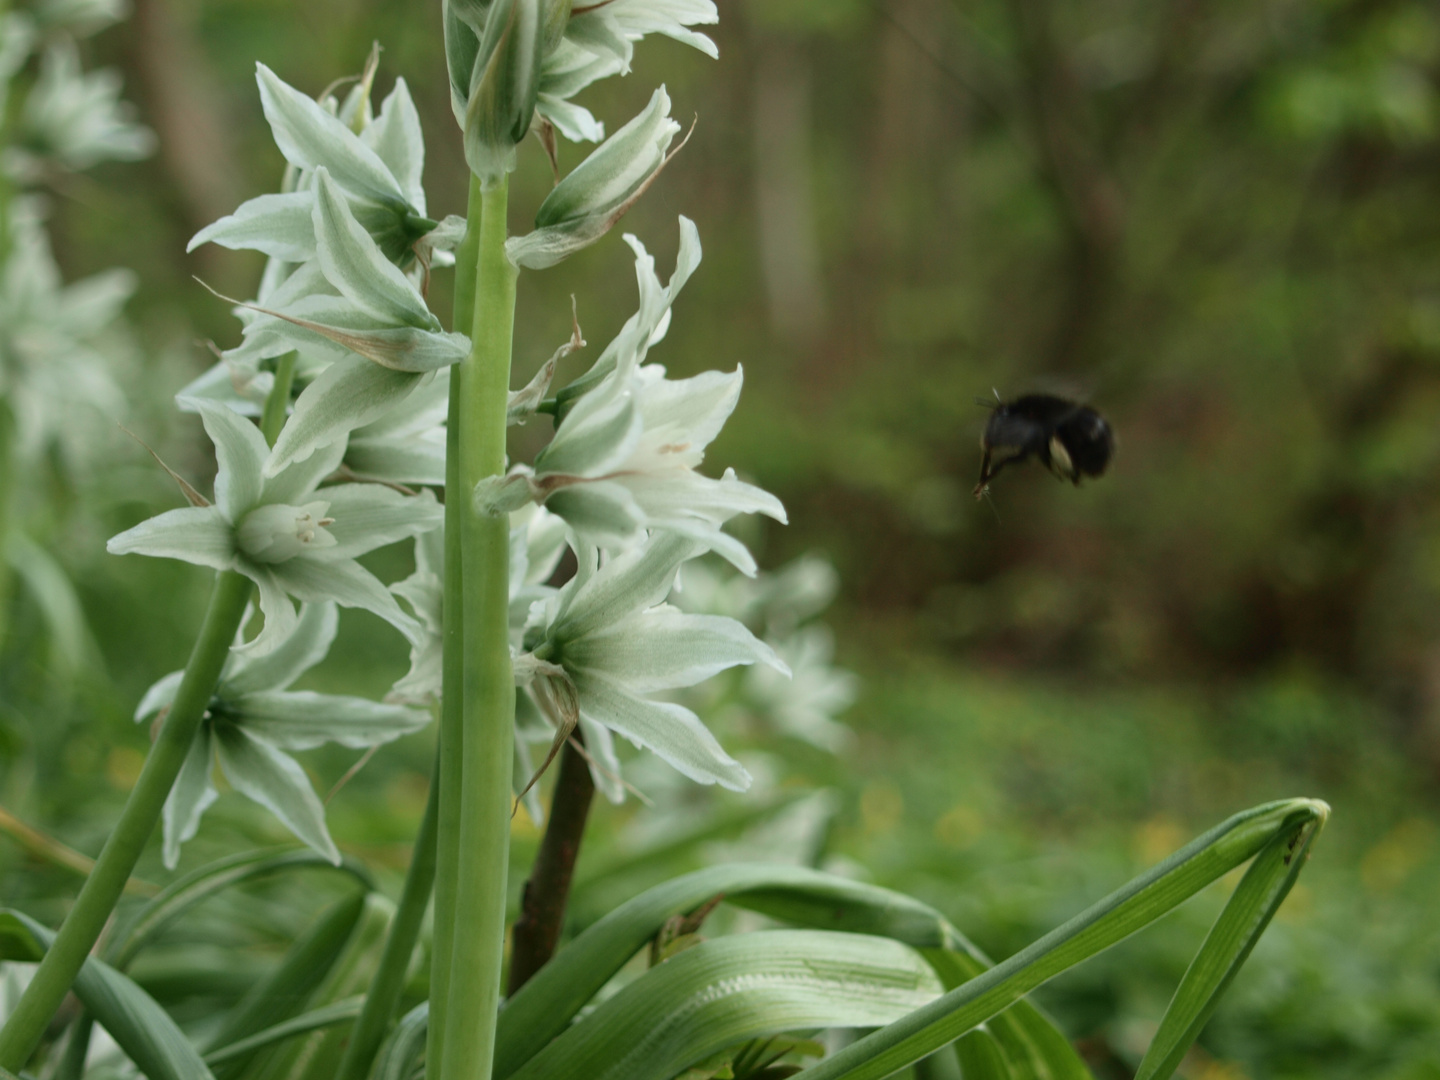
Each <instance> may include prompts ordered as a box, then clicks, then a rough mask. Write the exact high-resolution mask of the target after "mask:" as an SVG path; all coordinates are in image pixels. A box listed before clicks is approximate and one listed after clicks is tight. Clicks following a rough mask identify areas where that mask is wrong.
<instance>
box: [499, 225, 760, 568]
mask: <svg viewBox="0 0 1440 1080" xmlns="http://www.w3.org/2000/svg"><path fill="white" fill-rule="evenodd" d="M680 220H681V242H680V255H679V259H678V262H677V266H676V271H675V274H674V275H673V276H672V277H671V279H670V283H669V285H668V286H667V287H665V288H662V287H661V286H660V282H659V279H658V278H657V277H656V276H655V273H654V261H653V259H651V257H650V255H649V254H648V253H647V252H646V251H645V249H644V247H643V246H642V245H641V244H640V243H639V241H637V240H635V239H634V238H633V237H627V238H626V239H627V240H629V241H630V243H631V246H632V247H633V248H634V249H635V251H636V254H637V258H636V270H637V275H638V277H639V279H640V296H641V301H640V311H639V312H638V313H637V314H636V315H635V316H634V317H633V318H632V319H631V320H630V321H629V322H628V323H626V325H625V327H624V328H623V329H622V330H621V331H620V334H619V335H617V337H616V339H615V341H613V342H612V343H611V345H610V346H609V347H608V348H607V349H606V350H605V352H604V353H603V354H602V355H601V356H600V359H599V360H597V361H596V364H595V367H594V368H593V369H592V370H591V372H590V373H589V374H587V375H586V376H584V377H582V378H581V379H579V380H577V382H576V383H575V384H572V386H571V387H567V389H566V391H562V392H561V394H559V395H557V401H558V402H559V403H560V405H561V408H562V409H563V410H564V411H563V413H562V419H561V420H560V424H559V427H558V428H557V430H556V433H555V437H554V439H552V440H551V442H550V444H549V445H548V446H546V447H545V448H544V449H543V450H541V451H540V453H539V454H538V455H537V456H536V458H535V463H534V466H533V468H526V467H517V468H515V469H513V470H512V471H511V472H510V473H509V474H508V475H506V476H504V477H497V478H494V479H492V480H489V481H485V482H483V483H482V484H481V485H480V486H479V487H478V488H477V490H476V493H475V495H476V501H477V505H478V506H479V507H480V508H481V509H482V510H485V511H488V512H492V513H502V512H506V511H508V510H511V509H513V508H514V507H516V506H518V505H520V504H522V503H523V502H525V501H528V500H534V501H536V502H540V503H543V504H544V505H545V506H546V508H547V509H549V510H550V511H551V512H552V513H555V514H558V515H559V516H560V517H562V518H564V519H565V520H566V521H567V522H568V523H569V524H570V526H571V528H573V529H574V530H575V531H576V532H577V534H579V535H580V537H582V538H583V539H584V540H586V541H587V542H589V543H593V544H595V545H597V546H599V547H602V548H604V549H606V550H611V551H614V550H619V549H621V548H623V547H624V546H626V545H627V544H629V543H631V542H633V541H634V540H635V539H636V538H637V537H638V536H639V535H640V533H641V532H642V531H644V530H653V529H664V530H667V531H670V532H674V533H677V534H680V535H683V536H686V537H689V538H691V539H693V540H695V541H696V542H698V543H700V544H702V545H703V546H704V547H706V548H709V549H711V550H714V551H716V552H717V553H719V554H721V555H723V556H724V557H725V558H726V559H728V560H730V561H731V562H732V563H733V564H734V565H735V566H737V567H739V568H740V569H742V570H744V571H745V572H746V573H754V571H755V562H754V559H753V558H752V557H751V556H750V553H749V551H748V550H747V549H746V548H745V546H744V544H742V543H741V542H740V541H739V540H737V539H736V538H735V537H733V536H731V535H730V534H728V533H726V532H724V531H723V529H722V526H723V525H724V524H725V522H726V521H728V520H729V519H730V518H732V517H734V516H735V515H737V514H749V513H763V514H766V515H768V516H770V517H773V518H775V519H776V520H778V521H784V520H785V510H784V507H783V506H781V504H780V501H779V500H778V499H776V498H775V497H774V496H773V495H771V494H769V493H768V492H766V491H763V490H761V489H760V488H758V487H755V486H754V485H752V484H747V483H744V482H743V481H741V480H740V479H738V478H737V477H736V476H735V474H734V472H733V470H728V469H727V470H726V471H725V473H724V474H723V475H722V476H721V477H720V478H719V479H714V478H711V477H707V476H704V475H703V474H701V473H700V472H698V471H697V467H698V466H699V465H700V464H701V462H702V461H703V460H704V457H705V448H706V447H707V446H709V445H710V443H711V442H712V441H713V440H714V439H715V437H716V436H717V435H718V434H719V433H720V430H721V428H722V427H723V426H724V424H725V421H726V420H727V419H728V418H729V416H730V414H731V412H733V411H734V409H735V405H736V403H737V402H738V400H739V397H740V387H741V383H742V380H743V375H742V373H741V371H740V369H739V368H738V367H737V368H736V370H735V371H734V372H732V373H730V374H724V373H721V372H706V373H704V374H702V375H697V376H695V377H693V378H689V379H679V380H673V379H668V378H666V375H665V369H664V368H663V367H661V366H659V365H658V364H649V365H643V361H644V360H645V359H646V356H647V354H648V352H649V349H650V346H651V345H652V344H654V343H655V342H656V341H658V340H660V339H661V338H662V337H663V335H664V332H665V329H666V327H667V326H668V318H669V313H670V306H671V304H672V303H673V301H674V298H675V296H676V294H677V293H678V292H679V289H680V286H681V285H683V284H684V282H685V280H686V279H687V278H688V277H689V274H690V272H691V271H692V270H693V269H694V267H695V265H696V264H698V262H699V259H700V247H699V238H698V235H697V234H696V232H695V227H694V225H693V223H691V222H690V221H689V220H688V219H685V218H681V219H680ZM642 365H643V366H642ZM597 372H599V373H600V374H599V376H598V377H597V376H596V373H597ZM576 386H579V387H581V388H582V390H583V392H581V393H579V394H578V396H577V395H575V394H574V388H575V387H576ZM567 404H568V408H565V406H566V405H567Z"/></svg>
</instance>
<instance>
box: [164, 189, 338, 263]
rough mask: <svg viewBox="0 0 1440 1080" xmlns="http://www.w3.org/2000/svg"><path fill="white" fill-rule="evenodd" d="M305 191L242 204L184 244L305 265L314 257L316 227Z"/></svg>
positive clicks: (309, 199) (192, 247) (268, 196)
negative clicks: (259, 254)
mask: <svg viewBox="0 0 1440 1080" xmlns="http://www.w3.org/2000/svg"><path fill="white" fill-rule="evenodd" d="M314 201H315V200H314V196H312V195H311V194H310V192H308V191H289V192H285V193H284V194H280V195H261V196H259V197H258V198H254V199H251V200H249V201H248V202H243V203H241V204H240V206H239V208H238V209H237V210H236V211H235V213H233V214H227V215H226V216H225V217H222V218H221V219H220V220H219V221H216V222H213V223H212V224H210V225H207V226H205V228H203V229H201V230H200V231H199V232H198V233H196V234H195V235H194V236H193V237H191V238H190V243H189V244H188V245H186V248H185V250H186V251H194V250H195V249H196V248H197V247H199V246H200V245H201V244H219V245H220V246H221V247H226V248H230V249H231V250H241V249H243V250H249V251H262V252H264V253H265V254H266V255H269V256H270V257H271V258H273V259H284V260H285V261H286V262H297V263H298V262H304V261H305V260H306V259H309V258H311V257H312V256H313V255H314V254H315V225H314V222H313V221H312V220H311V213H310V208H311V206H312V205H313V204H314Z"/></svg>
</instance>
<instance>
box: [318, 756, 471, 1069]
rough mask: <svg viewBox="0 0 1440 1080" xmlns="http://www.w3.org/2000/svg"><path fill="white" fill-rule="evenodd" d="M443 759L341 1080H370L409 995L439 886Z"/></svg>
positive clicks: (342, 1065)
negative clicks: (408, 979)
mask: <svg viewBox="0 0 1440 1080" xmlns="http://www.w3.org/2000/svg"><path fill="white" fill-rule="evenodd" d="M443 758H444V755H443V754H441V753H438V752H437V753H436V755H435V768H434V771H433V772H432V773H431V776H430V798H429V799H428V800H427V801H426V803H425V818H424V820H423V821H421V823H420V833H419V835H418V836H416V837H415V850H414V851H413V852H411V855H410V869H409V870H408V871H407V872H406V874H405V889H404V891H403V892H401V894H400V906H399V907H398V908H396V909H395V919H394V921H393V922H391V924H390V936H389V937H388V938H387V939H386V941H385V951H384V953H383V954H381V957H380V966H379V968H378V969H376V972H375V978H374V981H372V982H371V983H370V989H369V990H368V991H367V992H366V995H365V1006H364V1008H362V1009H361V1010H360V1016H359V1017H358V1018H357V1019H356V1021H355V1027H354V1029H353V1030H352V1031H351V1033H350V1044H349V1046H347V1047H346V1048H345V1057H344V1058H343V1059H342V1060H341V1062H340V1069H339V1071H338V1072H337V1073H336V1074H335V1076H336V1080H365V1077H366V1076H368V1075H369V1073H370V1065H371V1063H372V1062H373V1061H374V1060H375V1054H376V1051H378V1050H379V1049H380V1044H381V1043H382V1042H383V1041H384V1040H385V1029H386V1028H387V1027H389V1026H390V1018H391V1017H393V1016H394V1015H395V1006H396V1005H398V1004H399V1002H400V994H401V992H402V991H403V990H404V989H405V973H406V971H408V970H409V968H410V957H411V956H412V955H413V954H414V952H415V942H416V941H417V940H419V938H420V924H421V923H423V922H424V921H425V908H426V905H428V904H429V903H430V887H431V886H432V885H433V884H434V883H435V819H436V818H437V817H438V816H439V806H440V762H441V761H442V760H443Z"/></svg>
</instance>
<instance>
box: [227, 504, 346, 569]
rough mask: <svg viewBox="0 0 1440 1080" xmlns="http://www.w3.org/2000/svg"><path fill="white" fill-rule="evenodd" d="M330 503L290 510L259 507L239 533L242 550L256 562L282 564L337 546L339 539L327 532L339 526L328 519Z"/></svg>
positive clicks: (278, 507) (244, 522)
mask: <svg viewBox="0 0 1440 1080" xmlns="http://www.w3.org/2000/svg"><path fill="white" fill-rule="evenodd" d="M328 509H330V504H329V503H328V502H313V503H306V504H305V505H304V506H287V505H285V504H284V503H274V504H272V505H270V506H260V507H256V508H255V509H254V510H252V511H250V513H248V514H246V515H245V520H243V521H242V522H240V528H239V529H238V530H237V531H236V537H235V539H236V542H237V543H238V544H239V546H240V550H241V551H243V552H245V554H246V555H249V556H250V558H252V559H254V560H255V561H256V562H262V563H278V562H284V561H285V560H287V559H293V558H294V557H295V556H296V555H302V554H304V553H305V552H307V551H316V550H318V549H320V548H328V547H334V546H335V537H333V536H331V535H330V533H328V532H326V531H325V526H326V525H333V524H335V519H334V518H328V517H326V516H325V511H326V510H328Z"/></svg>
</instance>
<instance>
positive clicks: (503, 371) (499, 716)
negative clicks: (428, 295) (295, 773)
mask: <svg viewBox="0 0 1440 1080" xmlns="http://www.w3.org/2000/svg"><path fill="white" fill-rule="evenodd" d="M508 191H509V184H508V181H507V180H501V181H499V182H498V183H496V184H495V185H494V186H493V187H490V188H489V189H488V190H482V192H481V213H480V250H479V254H478V257H477V259H476V268H477V272H476V279H475V315H474V322H473V324H472V327H471V331H472V332H471V342H472V344H471V348H470V355H469V356H468V357H467V358H466V359H465V361H464V363H463V364H462V376H461V377H462V380H463V382H462V399H461V406H460V486H459V489H458V490H457V491H455V492H454V493H453V494H451V495H450V496H449V498H451V499H454V500H455V501H457V502H458V503H460V507H459V509H460V510H461V513H460V517H461V520H462V522H463V532H462V539H463V544H464V550H463V551H462V555H461V558H462V566H463V571H464V583H463V584H464V589H463V595H464V612H465V614H464V621H465V650H464V651H465V664H464V695H463V701H464V716H463V725H464V734H463V737H462V738H463V743H462V745H461V749H460V759H461V769H462V773H463V779H462V789H461V792H460V852H459V854H460V859H459V863H458V865H457V867H456V870H457V872H456V876H455V910H454V913H453V914H454V915H455V916H456V919H455V924H454V930H453V933H454V938H453V948H452V960H451V965H450V986H449V995H448V1002H447V1012H448V1015H447V1017H446V1019H445V1036H444V1039H445V1041H444V1044H443V1045H444V1051H443V1053H444V1057H443V1061H442V1064H443V1068H444V1073H443V1075H442V1076H441V1078H440V1080H489V1077H490V1074H491V1064H492V1062H491V1059H492V1057H493V1054H494V1047H495V1019H496V1014H497V1010H498V1008H499V1004H500V968H501V963H502V961H503V959H504V952H505V890H506V881H505V879H506V870H507V867H508V863H509V854H510V812H511V800H512V795H511V784H510V772H511V766H512V764H513V755H514V738H515V730H514V725H515V682H514V676H513V674H512V672H511V669H510V629H509V607H510V587H509V577H510V572H509V570H510V568H509V559H510V523H509V520H508V518H506V517H504V516H490V515H487V514H483V513H479V512H477V511H476V510H475V506H474V499H473V497H472V493H473V492H474V490H475V485H476V484H477V483H479V482H480V481H481V480H483V479H485V478H486V477H488V476H494V475H497V474H498V473H500V472H502V471H503V470H504V468H505V427H506V422H505V410H506V404H507V400H508V397H509V393H510V349H511V338H512V332H513V329H514V324H515V277H516V270H515V267H514V265H513V264H512V263H511V262H510V260H509V259H508V258H506V256H505V211H506V205H507V195H508Z"/></svg>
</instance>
